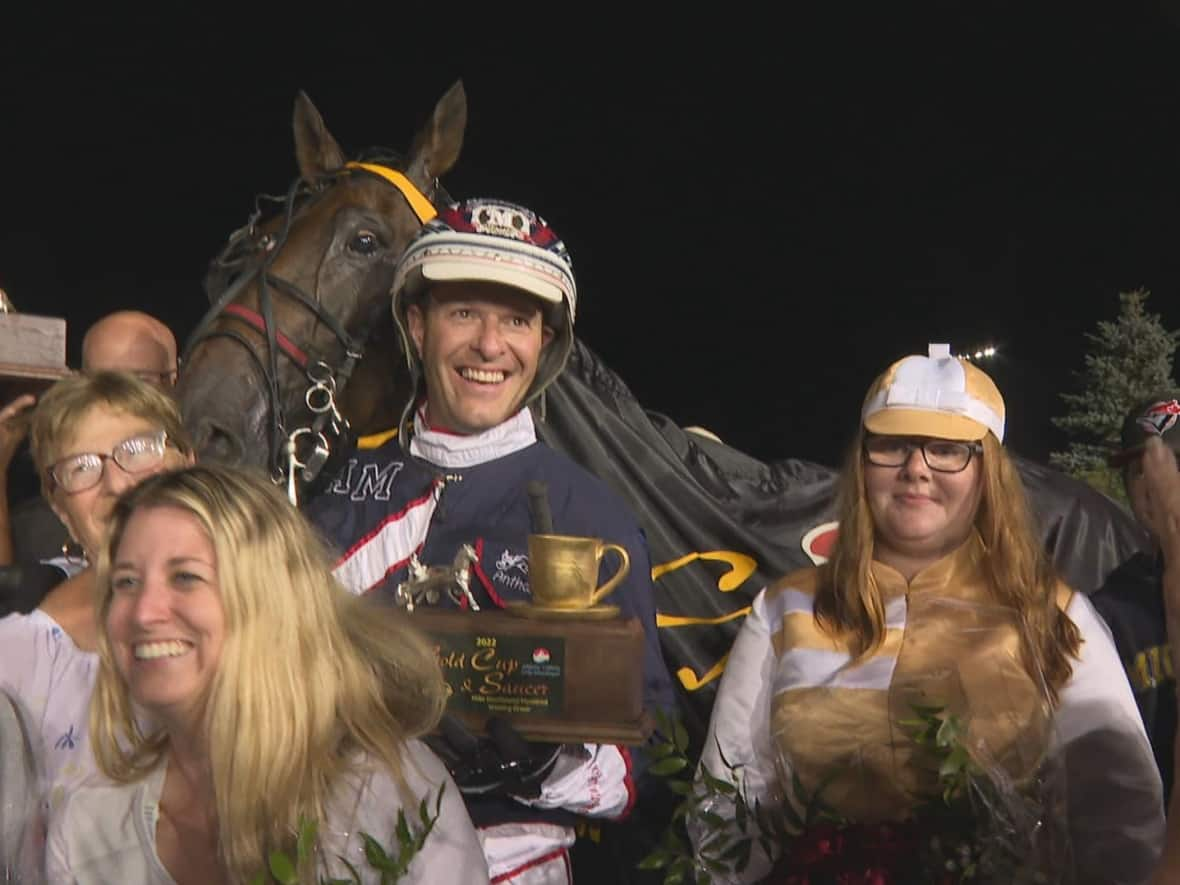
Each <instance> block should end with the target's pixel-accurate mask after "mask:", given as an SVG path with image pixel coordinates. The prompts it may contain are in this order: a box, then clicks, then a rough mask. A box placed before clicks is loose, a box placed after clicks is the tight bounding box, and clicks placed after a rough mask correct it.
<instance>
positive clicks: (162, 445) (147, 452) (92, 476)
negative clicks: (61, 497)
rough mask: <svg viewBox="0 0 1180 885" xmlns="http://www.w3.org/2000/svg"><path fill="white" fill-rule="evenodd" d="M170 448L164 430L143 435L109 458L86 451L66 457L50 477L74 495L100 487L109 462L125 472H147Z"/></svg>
mask: <svg viewBox="0 0 1180 885" xmlns="http://www.w3.org/2000/svg"><path fill="white" fill-rule="evenodd" d="M167 448H168V434H167V433H166V432H165V431H163V430H156V431H153V432H152V433H141V434H139V435H138V436H131V437H128V438H127V439H125V440H123V441H122V442H121V443H119V444H118V445H116V446H115V447H114V449H112V450H111V453H110V454H109V455H103V454H100V453H98V452H83V453H81V454H79V455H70V457H68V458H62V459H61V460H60V461H58V462H57V463H56V464H54V465H53V466H52V467H50V468H49V476H50V478H51V479H52V480H53V481H54V482H55V483H56V484H57V486H58V488H60V489H61V490H62V491H63V492H65V493H66V494H68V495H72V494H74V493H75V492H84V491H86V490H87V489H92V488H94V487H95V486H96V485H98V483H99V480H101V479H102V475H103V472H104V471H105V470H106V466H107V461H108V460H110V461H114V462H115V463H116V464H118V465H119V467H120V468H121V469H122V470H123V472H124V473H143V472H144V471H145V470H151V469H153V468H155V467H159V466H160V463H161V462H162V461H163V460H164V452H165V451H166V450H167Z"/></svg>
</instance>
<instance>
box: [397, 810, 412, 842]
mask: <svg viewBox="0 0 1180 885" xmlns="http://www.w3.org/2000/svg"><path fill="white" fill-rule="evenodd" d="M397 844H398V845H400V846H401V847H402V848H403V849H404V848H408V847H410V846H412V845H413V844H414V837H413V836H411V835H410V824H409V822H408V821H407V820H406V813H405V811H404V810H401V809H399V810H398V812H397Z"/></svg>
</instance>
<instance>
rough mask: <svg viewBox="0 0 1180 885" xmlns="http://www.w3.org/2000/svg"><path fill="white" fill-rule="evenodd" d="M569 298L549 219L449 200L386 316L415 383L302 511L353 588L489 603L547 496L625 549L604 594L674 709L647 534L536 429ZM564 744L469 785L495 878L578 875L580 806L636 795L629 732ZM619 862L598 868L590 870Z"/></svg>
mask: <svg viewBox="0 0 1180 885" xmlns="http://www.w3.org/2000/svg"><path fill="white" fill-rule="evenodd" d="M576 305H577V289H576V286H575V283H574V275H573V268H572V265H571V263H570V259H569V255H568V253H567V252H566V249H565V246H564V245H563V244H562V242H561V240H560V239H559V238H558V237H557V235H556V234H555V233H554V232H553V229H552V228H550V227H549V225H548V224H546V222H545V221H544V220H543V219H541V218H540V217H538V216H537V215H536V214H534V213H533V212H531V211H530V210H528V209H526V208H524V207H522V206H517V205H514V204H511V203H505V202H502V201H498V200H469V201H467V202H464V203H460V204H458V205H455V206H452V207H451V208H449V209H447V210H444V211H443V212H442V213H441V214H440V215H439V217H438V218H437V219H435V220H434V221H432V222H430V223H428V224H427V225H426V227H425V228H424V229H423V231H422V233H421V234H420V235H419V236H418V238H417V239H416V240H414V242H412V243H411V244H410V246H409V247H408V248H407V249H406V252H405V254H404V255H403V256H402V259H401V261H400V263H399V265H398V268H397V270H396V273H395V275H394V282H393V315H394V320H395V322H396V323H397V325H398V328H399V329H400V331H401V333H402V340H403V343H404V346H405V348H406V352H407V355H408V359H409V365H410V369H411V372H412V374H413V376H414V379H415V387H416V394H415V397H414V399H413V400H412V401H411V402H409V403H408V404H407V407H406V412H405V414H404V416H403V420H402V422H401V427H400V428H399V429H398V431H397V432H396V433H395V434H393V435H386V436H384V437H382V438H380V439H370V440H367V441H366V440H362V441H361V444H360V446H358V449H357V451H356V452H355V453H354V454H353V456H352V457H351V459H350V460H349V462H348V463H347V465H346V466H345V467H344V468H343V469H342V471H341V472H340V474H339V475H337V476H336V477H335V480H334V482H333V483H332V485H331V486H330V487H329V489H328V491H327V492H326V493H325V494H323V495H321V496H319V497H318V498H316V499H313V500H312V501H311V502H309V504H308V507H307V511H308V515H309V516H310V517H311V519H312V521H313V522H314V523H316V524H317V525H318V526H319V527H320V529H321V530H322V531H323V532H324V534H326V535H327V537H328V538H329V540H330V541H332V542H334V543H335V544H336V545H337V547H338V548H339V550H341V551H343V552H342V555H341V557H340V559H339V561H338V563H337V567H336V575H337V577H338V578H339V579H340V581H341V582H342V583H343V584H344V585H345V586H346V587H348V589H350V590H351V591H353V592H354V593H369V592H374V593H382V594H389V595H391V597H392V598H394V599H398V598H401V599H402V601H404V599H405V595H406V594H419V593H420V594H422V598H420V599H418V600H417V601H418V604H430V603H433V602H435V601H437V602H438V603H439V604H441V605H449V606H454V605H458V604H463V605H466V606H470V603H471V602H472V601H474V602H475V603H476V604H477V605H478V606H479V607H480V609H481V610H484V611H487V610H494V609H497V608H505V607H506V606H507V605H508V604H510V603H513V602H520V601H526V600H529V599H530V590H529V583H528V578H529V563H528V544H527V541H528V536H529V534H530V533H534V532H540V531H543V530H544V529H545V526H544V521H543V520H542V519H539V516H538V514H539V513H540V512H541V510H540V509H539V508H538V506H537V504H536V501H537V499H538V498H539V497H544V498H545V499H546V500H547V501H548V505H549V511H550V514H551V519H552V528H551V529H549V530H550V531H555V532H557V533H560V534H566V535H582V536H590V537H597V538H602V539H603V540H606V541H611V542H614V543H617V544H620V545H622V546H623V547H625V548H626V550H627V552H628V555H629V556H630V560H631V569H630V573H629V575H628V576H627V578H626V579H625V580H624V581H623V582H622V583H621V584H620V585H619V586H618V588H617V589H616V590H615V591H614V593H613V594H612V595H611V596H610V597H609V598H608V599H607V600H606V602H608V603H611V604H613V605H617V606H618V607H619V608H620V609H621V613H622V615H623V616H624V617H635V618H638V619H639V621H640V622H641V623H642V625H643V628H644V631H645V636H646V651H645V658H644V663H643V667H644V685H645V692H644V694H645V697H644V701H645V705H646V706H647V708H648V709H656V708H659V709H663V710H671V709H672V707H673V706H674V700H673V692H672V683H671V679H670V677H669V675H668V671H667V668H666V666H665V664H664V661H663V657H662V655H661V653H660V648H659V644H658V640H657V638H656V624H655V606H654V600H653V595H652V586H651V562H650V557H649V555H648V550H647V542H646V540H645V538H644V536H643V533H642V531H641V530H640V528H639V526H638V524H637V522H636V520H635V518H634V516H632V514H631V513H630V512H628V510H627V509H626V507H625V505H624V504H623V503H622V501H621V499H619V498H618V497H617V496H616V495H615V494H614V493H613V492H612V491H611V490H610V489H609V488H608V487H607V486H606V485H605V484H604V483H603V482H601V481H600V480H599V479H597V478H596V477H594V476H592V475H591V474H589V473H588V472H586V471H585V470H584V469H583V468H581V467H580V466H578V465H577V464H575V463H574V462H573V461H571V460H570V459H569V458H567V457H565V456H564V455H562V454H559V453H557V452H555V451H553V450H552V449H550V448H549V447H548V446H546V445H545V444H544V443H542V442H540V441H538V439H537V431H536V425H535V424H534V418H533V413H532V411H531V409H530V404H532V403H536V402H538V401H539V400H540V398H541V397H542V396H543V394H544V391H545V388H546V387H548V386H549V384H550V383H552V381H553V380H554V378H556V377H557V376H558V374H559V373H560V372H561V370H562V368H563V367H564V365H565V362H566V359H567V358H568V356H569V354H570V350H571V348H572V346H573V325H574V313H575V309H576ZM466 551H470V553H469V554H467V553H465V552H466ZM465 555H466V556H467V559H465V558H464V557H465ZM471 559H474V562H473V563H471V565H470V568H469V567H468V566H467V565H465V564H464V563H468V562H470V561H471ZM440 568H441V569H448V568H449V569H455V571H456V573H459V572H462V573H463V576H462V581H461V583H462V585H464V586H466V587H467V588H468V592H470V594H471V595H470V597H467V596H465V595H463V594H462V593H455V594H454V595H449V594H447V593H443V594H442V595H441V598H437V600H436V598H432V597H431V596H429V595H425V584H423V583H416V581H417V580H418V579H419V578H421V577H422V576H424V575H425V574H426V570H427V569H430V570H431V574H432V575H433V576H434V578H432V579H431V580H434V579H435V578H436V577H437V574H438V570H439V569H440ZM606 570H609V571H613V564H612V563H610V562H609V561H608V563H607V566H606ZM606 570H604V571H606ZM600 583H601V581H600ZM431 586H433V587H437V583H435V584H432V585H431ZM438 595H439V594H438V593H437V591H434V597H438ZM571 749H572V751H570V750H563V751H562V753H561V754H560V755H557V756H556V757H554V756H553V755H552V754H550V755H549V756H548V757H547V758H548V759H549V761H550V762H551V763H552V767H551V768H548V769H545V768H542V770H541V772H540V773H538V774H537V776H536V777H535V778H533V779H529V782H528V784H527V785H525V784H520V783H517V784H515V785H505V788H504V789H500V790H495V791H490V792H488V793H485V794H483V795H479V796H474V795H472V792H471V791H470V790H469V791H468V795H467V802H468V808H469V810H470V812H471V816H472V819H473V820H474V822H475V824H476V826H477V827H478V828H479V830H480V835H481V841H482V843H483V846H484V851H485V854H486V856H487V860H488V865H489V872H490V874H491V876H492V878H493V880H494V881H496V882H500V883H507V882H517V883H524V882H528V883H530V885H532V883H539V885H545V883H568V882H570V881H572V879H571V876H572V873H571V864H570V857H569V849H570V847H571V846H572V844H573V842H574V827H573V825H574V823H575V821H576V820H577V817H578V816H583V815H584V816H589V817H597V818H605V819H618V818H620V817H622V816H624V815H626V814H627V813H628V812H629V811H630V810H631V808H632V806H633V804H634V802H635V799H636V795H637V793H636V784H635V774H636V772H637V771H638V768H637V767H636V762H637V759H633V758H632V755H631V753H630V752H629V751H628V750H627V749H626V748H624V747H617V746H609V745H599V744H585V745H579V746H578V747H576V748H571ZM554 750H556V748H554ZM541 756H542V757H543V758H544V757H545V754H544V753H542V754H541ZM639 767H642V766H639ZM457 779H458V778H457ZM460 786H461V787H463V786H464V784H463V783H462V782H460ZM525 794H528V795H525ZM579 875H581V874H579ZM623 876H625V873H615V872H612V873H610V874H605V875H604V874H603V873H602V872H601V871H600V870H595V871H594V872H593V873H587V875H586V877H585V881H625V878H623Z"/></svg>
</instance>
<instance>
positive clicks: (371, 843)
mask: <svg viewBox="0 0 1180 885" xmlns="http://www.w3.org/2000/svg"><path fill="white" fill-rule="evenodd" d="M360 835H361V841H362V842H363V843H364V846H365V860H367V861H368V862H369V866H371V867H372V868H373V869H375V870H380V871H381V872H393V870H394V868H395V867H394V862H393V860H392V859H391V858H390V857H389V855H387V854H386V853H385V849H384V848H382V847H381V843H380V842H378V841H377V840H376V839H374V838H373V837H372V836H370V835H369V834H368V833H361V834H360Z"/></svg>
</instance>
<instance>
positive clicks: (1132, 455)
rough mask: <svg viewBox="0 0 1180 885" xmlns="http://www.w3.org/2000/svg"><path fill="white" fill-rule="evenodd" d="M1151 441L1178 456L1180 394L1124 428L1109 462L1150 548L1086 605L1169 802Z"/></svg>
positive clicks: (1167, 685)
mask: <svg viewBox="0 0 1180 885" xmlns="http://www.w3.org/2000/svg"><path fill="white" fill-rule="evenodd" d="M1150 439H1160V440H1161V441H1162V442H1164V443H1165V444H1166V445H1167V446H1168V447H1169V448H1171V449H1172V450H1173V451H1174V452H1175V451H1180V391H1169V392H1163V393H1160V394H1157V395H1155V396H1152V397H1149V398H1147V399H1145V400H1143V401H1142V402H1140V403H1137V404H1136V405H1135V407H1134V408H1133V409H1131V411H1130V412H1129V413H1128V414H1127V417H1126V419H1125V420H1124V422H1123V429H1122V436H1121V443H1122V447H1121V448H1120V449H1119V451H1117V452H1116V453H1114V454H1113V455H1112V456H1111V457H1110V463H1111V465H1112V466H1116V467H1121V468H1122V470H1123V483H1124V486H1125V488H1126V490H1127V497H1128V498H1129V499H1130V501H1131V510H1132V511H1133V512H1134V514H1135V518H1136V520H1138V522H1139V524H1140V525H1141V526H1143V528H1144V529H1145V530H1146V531H1147V532H1148V534H1149V535H1150V537H1151V546H1150V549H1149V550H1145V551H1141V552H1139V553H1136V554H1135V555H1134V556H1132V557H1131V558H1130V559H1129V560H1127V561H1126V562H1124V563H1123V564H1122V565H1120V566H1119V567H1118V568H1117V569H1115V570H1114V571H1113V572H1111V574H1110V576H1109V577H1108V578H1107V579H1106V582H1105V583H1104V584H1103V585H1102V587H1101V588H1100V589H1099V590H1098V591H1097V592H1095V594H1094V595H1093V596H1092V597H1091V599H1092V601H1093V602H1094V606H1095V607H1096V608H1097V609H1098V611H1099V613H1101V615H1102V616H1103V617H1104V618H1105V619H1106V622H1107V623H1108V624H1109V625H1110V629H1111V632H1112V633H1113V634H1114V641H1115V645H1116V646H1117V647H1118V650H1119V655H1120V656H1121V657H1122V659H1123V663H1124V664H1125V666H1126V668H1127V677H1128V679H1130V681H1131V687H1132V689H1134V692H1135V700H1136V702H1137V703H1138V704H1139V712H1140V714H1141V715H1142V716H1143V725H1144V727H1145V728H1146V729H1147V736H1148V737H1149V738H1150V740H1151V746H1152V750H1153V751H1154V752H1155V758H1156V763H1157V764H1158V765H1159V769H1160V777H1161V779H1162V780H1163V784H1164V799H1165V801H1166V800H1167V798H1168V796H1169V795H1170V793H1171V790H1172V778H1173V775H1174V771H1173V756H1174V754H1173V747H1174V744H1175V741H1176V721H1177V715H1176V714H1177V711H1176V674H1175V670H1174V668H1173V663H1172V653H1171V650H1170V647H1169V645H1168V630H1167V612H1166V609H1165V605H1164V594H1163V575H1164V556H1163V551H1162V550H1161V548H1160V540H1159V538H1160V532H1159V530H1158V528H1157V526H1156V524H1155V519H1156V508H1155V507H1154V506H1153V489H1154V486H1153V484H1152V483H1151V481H1150V478H1149V477H1148V475H1147V474H1145V472H1144V467H1143V454H1144V447H1145V446H1146V444H1147V441H1148V440H1150Z"/></svg>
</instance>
